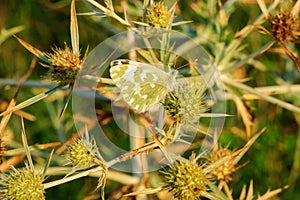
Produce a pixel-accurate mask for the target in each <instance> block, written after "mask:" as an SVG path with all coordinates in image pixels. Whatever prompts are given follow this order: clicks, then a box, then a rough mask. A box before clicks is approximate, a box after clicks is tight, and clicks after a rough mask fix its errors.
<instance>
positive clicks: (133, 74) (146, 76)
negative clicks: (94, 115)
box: [110, 59, 177, 113]
mask: <svg viewBox="0 0 300 200" xmlns="http://www.w3.org/2000/svg"><path fill="white" fill-rule="evenodd" d="M110 65H111V68H110V76H111V78H112V80H113V81H114V82H115V84H116V86H117V87H118V88H119V89H120V92H121V95H122V97H123V99H124V100H125V101H126V102H127V103H128V104H129V105H130V106H131V107H133V108H134V109H135V110H136V111H138V112H140V113H142V112H145V111H148V110H149V108H150V107H151V106H152V105H154V104H156V103H158V102H159V101H161V100H162V99H163V98H164V97H165V95H166V94H167V93H168V92H169V91H172V89H173V87H174V84H175V82H176V76H177V71H176V70H170V71H169V72H165V71H163V70H161V69H159V68H158V67H156V66H154V65H150V64H145V63H140V62H134V61H130V60H127V59H119V60H114V61H112V62H111V64H110Z"/></svg>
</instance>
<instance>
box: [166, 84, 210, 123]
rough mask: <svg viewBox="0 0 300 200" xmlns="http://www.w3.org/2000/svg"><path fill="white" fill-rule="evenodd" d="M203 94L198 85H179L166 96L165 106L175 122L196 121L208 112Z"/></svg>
mask: <svg viewBox="0 0 300 200" xmlns="http://www.w3.org/2000/svg"><path fill="white" fill-rule="evenodd" d="M203 93H204V90H203V89H201V86H199V85H198V84H189V83H179V84H176V86H175V87H174V89H173V91H171V92H169V93H168V94H167V95H166V98H165V101H164V102H163V106H164V107H165V109H166V110H167V112H168V114H169V115H170V116H171V117H172V118H173V119H174V120H175V121H178V122H182V121H195V120H198V119H199V117H200V115H201V114H202V113H204V112H205V111H206V110H207V106H206V104H205V102H204V101H203V100H202V97H203Z"/></svg>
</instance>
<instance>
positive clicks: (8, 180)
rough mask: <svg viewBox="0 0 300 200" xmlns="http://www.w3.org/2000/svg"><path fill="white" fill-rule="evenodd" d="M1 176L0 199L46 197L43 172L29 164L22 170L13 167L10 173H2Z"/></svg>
mask: <svg viewBox="0 0 300 200" xmlns="http://www.w3.org/2000/svg"><path fill="white" fill-rule="evenodd" d="M0 177H1V180H0V184H1V187H0V199H7V200H10V199H16V200H19V199H20V200H27V199H31V200H43V199H45V189H44V186H43V184H42V182H43V180H44V178H43V176H42V174H39V173H36V172H35V171H32V170H30V169H29V167H28V166H27V167H26V168H24V169H21V170H19V169H15V168H12V171H11V172H10V174H9V175H4V174H1V175H0Z"/></svg>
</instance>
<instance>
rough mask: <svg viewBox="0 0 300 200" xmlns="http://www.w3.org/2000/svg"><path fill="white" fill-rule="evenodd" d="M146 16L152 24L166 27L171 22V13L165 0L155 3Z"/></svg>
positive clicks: (156, 26) (157, 26)
mask: <svg viewBox="0 0 300 200" xmlns="http://www.w3.org/2000/svg"><path fill="white" fill-rule="evenodd" d="M146 18H147V20H148V23H149V24H150V26H153V27H155V28H166V27H168V26H169V25H170V24H171V14H170V12H169V11H168V7H167V6H166V4H165V3H164V2H163V1H159V2H156V3H154V4H153V5H152V6H151V7H150V8H149V9H148V10H147V14H146Z"/></svg>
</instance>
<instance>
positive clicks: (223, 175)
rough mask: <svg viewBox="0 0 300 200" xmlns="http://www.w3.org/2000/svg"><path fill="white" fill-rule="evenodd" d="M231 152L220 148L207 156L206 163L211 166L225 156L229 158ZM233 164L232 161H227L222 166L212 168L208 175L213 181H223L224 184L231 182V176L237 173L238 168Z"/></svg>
mask: <svg viewBox="0 0 300 200" xmlns="http://www.w3.org/2000/svg"><path fill="white" fill-rule="evenodd" d="M231 155H232V152H231V151H230V150H229V149H227V148H220V149H218V150H214V151H211V152H210V153H209V154H208V158H207V163H208V164H213V163H215V162H217V161H218V160H220V159H221V158H224V157H226V156H231ZM235 164H236V163H235V162H234V160H233V159H228V160H227V161H226V162H224V163H223V164H222V165H220V166H218V167H216V168H214V169H213V170H212V171H211V172H210V174H211V175H212V177H213V178H214V179H217V180H219V181H220V180H223V181H225V182H229V181H231V180H232V177H231V174H232V173H234V172H235V171H237V170H238V169H239V168H240V167H236V166H235Z"/></svg>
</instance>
